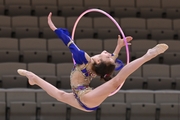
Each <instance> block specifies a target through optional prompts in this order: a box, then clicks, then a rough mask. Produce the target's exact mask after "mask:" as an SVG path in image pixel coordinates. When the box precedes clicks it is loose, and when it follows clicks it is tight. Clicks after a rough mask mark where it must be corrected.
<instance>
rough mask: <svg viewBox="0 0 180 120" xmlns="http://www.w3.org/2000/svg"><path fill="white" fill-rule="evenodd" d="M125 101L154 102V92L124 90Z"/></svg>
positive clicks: (128, 103) (129, 103) (128, 102)
mask: <svg viewBox="0 0 180 120" xmlns="http://www.w3.org/2000/svg"><path fill="white" fill-rule="evenodd" d="M125 94H126V103H127V105H128V107H130V105H131V103H154V92H153V91H151V90H126V91H125Z"/></svg>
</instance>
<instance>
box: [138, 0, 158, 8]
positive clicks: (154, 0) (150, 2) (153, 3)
mask: <svg viewBox="0 0 180 120" xmlns="http://www.w3.org/2000/svg"><path fill="white" fill-rule="evenodd" d="M136 7H139V8H143V7H152V8H160V7H161V0H146V1H144V0H136Z"/></svg>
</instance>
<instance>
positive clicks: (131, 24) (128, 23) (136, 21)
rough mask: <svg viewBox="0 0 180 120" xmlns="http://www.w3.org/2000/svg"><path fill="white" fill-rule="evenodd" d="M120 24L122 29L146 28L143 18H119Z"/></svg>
mask: <svg viewBox="0 0 180 120" xmlns="http://www.w3.org/2000/svg"><path fill="white" fill-rule="evenodd" d="M120 25H121V27H122V29H146V19H145V18H134V17H131V18H121V19H120Z"/></svg>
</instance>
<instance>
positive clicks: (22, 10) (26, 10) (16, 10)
mask: <svg viewBox="0 0 180 120" xmlns="http://www.w3.org/2000/svg"><path fill="white" fill-rule="evenodd" d="M31 11H32V9H31V6H30V5H9V6H8V15H10V16H23V15H25V16H26V15H29V16H30V15H31Z"/></svg>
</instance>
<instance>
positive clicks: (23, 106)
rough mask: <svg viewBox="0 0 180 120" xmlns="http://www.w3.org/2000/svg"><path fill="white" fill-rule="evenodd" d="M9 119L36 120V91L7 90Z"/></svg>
mask: <svg viewBox="0 0 180 120" xmlns="http://www.w3.org/2000/svg"><path fill="white" fill-rule="evenodd" d="M6 95H7V96H6V98H7V107H8V108H9V109H8V113H9V116H8V119H10V120H19V119H26V120H36V99H35V91H34V90H31V89H27V88H26V89H22V88H21V89H7V90H6Z"/></svg>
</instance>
